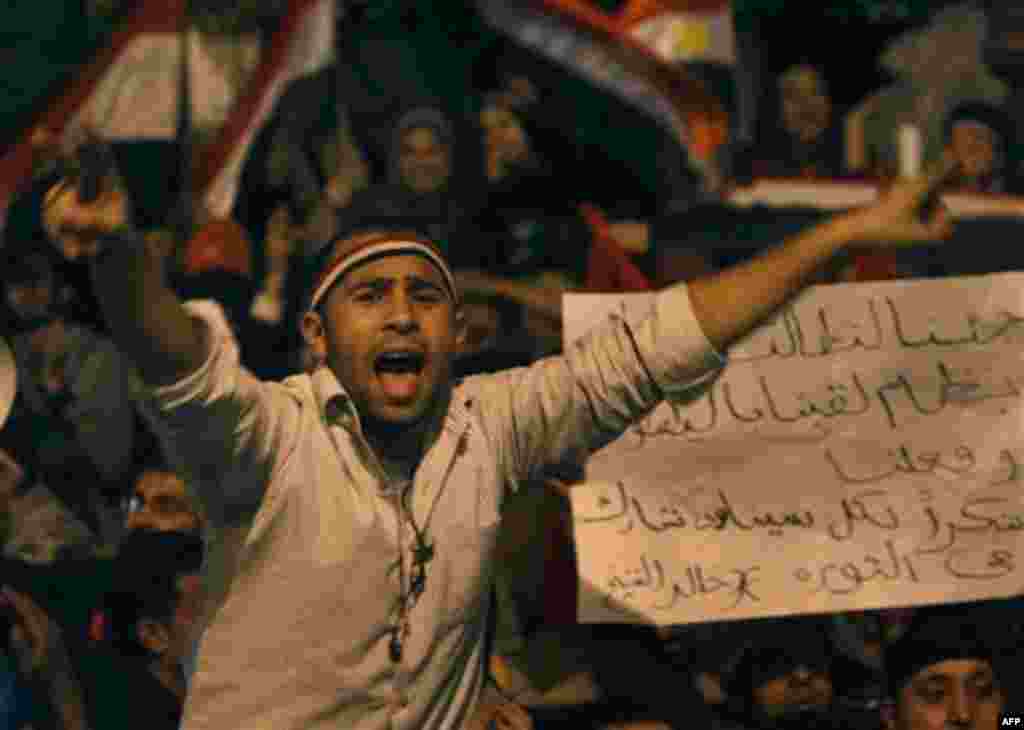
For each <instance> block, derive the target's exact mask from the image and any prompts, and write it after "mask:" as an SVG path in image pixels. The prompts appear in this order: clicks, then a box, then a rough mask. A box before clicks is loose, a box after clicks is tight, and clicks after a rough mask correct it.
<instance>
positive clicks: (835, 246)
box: [689, 169, 950, 352]
mask: <svg viewBox="0 0 1024 730" xmlns="http://www.w3.org/2000/svg"><path fill="white" fill-rule="evenodd" d="M947 173H948V169H943V170H940V171H936V172H935V173H933V174H932V175H929V176H926V177H922V178H920V179H917V180H913V181H904V182H901V183H899V184H897V185H896V186H895V187H894V188H892V189H891V190H890V191H889V192H888V193H887V194H886V195H884V196H883V197H882V198H881V200H879V202H878V203H876V204H875V205H872V206H870V207H868V208H864V209H862V210H857V211H855V212H852V213H846V214H844V215H840V216H837V217H835V218H832V219H830V220H828V221H826V222H825V223H822V224H820V225H818V226H815V227H814V228H812V229H810V230H808V231H806V232H804V233H801V234H798V235H796V236H794V237H792V238H790V239H788V240H786V241H784V242H783V243H781V244H780V245H778V246H776V247H774V248H772V249H771V250H769V251H767V252H766V253H764V254H762V255H760V256H758V257H756V258H754V259H752V260H751V261H748V262H746V263H744V264H740V265H738V266H735V267H732V268H730V269H726V270H725V271H722V272H720V273H717V274H715V275H713V276H709V277H705V278H701V279H698V280H696V281H693V282H691V283H690V285H689V290H690V301H691V304H692V306H693V311H694V314H695V315H696V318H697V321H698V322H699V323H700V325H701V329H702V330H703V331H704V334H705V335H706V336H707V338H708V341H709V342H710V343H711V344H712V345H713V346H714V347H715V349H717V350H718V351H719V352H724V351H725V350H726V349H727V348H728V346H729V345H730V344H731V343H732V342H734V341H735V340H737V339H739V338H740V337H742V336H743V335H745V334H746V333H747V332H749V331H750V330H752V329H753V328H754V327H756V326H757V325H758V324H759V323H761V322H762V321H763V320H765V319H766V318H767V317H769V316H770V315H771V314H772V313H773V312H774V311H775V310H776V309H778V308H779V307H780V306H781V305H782V304H783V303H785V301H786V300H787V299H789V298H790V297H791V296H793V295H795V294H796V293H798V292H799V291H800V289H802V288H803V287H804V286H805V285H806V284H807V283H808V282H809V281H810V279H811V277H812V276H813V275H814V274H815V273H817V271H818V270H819V269H820V268H821V267H822V266H823V265H824V264H825V263H826V262H828V260H829V259H831V258H832V257H833V256H834V255H836V254H837V253H839V252H840V251H841V250H842V249H845V248H850V247H853V248H856V247H858V246H863V245H865V244H875V245H885V246H893V245H896V246H900V245H907V244H908V243H921V242H926V241H935V240H939V239H941V238H944V237H946V236H947V235H948V234H949V232H950V222H949V219H948V218H947V217H946V216H945V215H943V214H941V213H940V214H938V215H936V216H933V218H932V219H931V220H929V221H927V222H925V221H921V220H919V219H918V218H917V214H918V211H919V209H920V208H921V205H922V204H923V202H924V200H925V199H926V198H927V196H928V195H929V194H930V193H931V191H932V190H933V189H934V188H935V187H936V186H937V185H938V184H939V182H940V181H941V180H943V179H945V177H946V176H947Z"/></svg>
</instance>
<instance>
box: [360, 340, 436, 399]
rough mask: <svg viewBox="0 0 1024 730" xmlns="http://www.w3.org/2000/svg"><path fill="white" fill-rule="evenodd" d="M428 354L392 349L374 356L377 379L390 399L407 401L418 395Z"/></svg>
mask: <svg viewBox="0 0 1024 730" xmlns="http://www.w3.org/2000/svg"><path fill="white" fill-rule="evenodd" d="M425 366H426V356H425V355H424V353H422V352H419V351H416V350H390V351H387V352H382V353H380V354H379V355H377V357H376V358H374V361H373V369H374V372H375V373H376V375H377V380H378V381H379V382H380V384H381V386H382V387H383V389H384V393H385V394H386V395H387V396H388V398H389V399H390V400H396V401H405V400H410V399H411V398H413V397H414V396H415V395H416V391H417V388H418V387H419V382H420V375H421V374H422V373H423V368H424V367H425Z"/></svg>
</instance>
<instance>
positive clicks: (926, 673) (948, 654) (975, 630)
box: [885, 606, 1020, 730]
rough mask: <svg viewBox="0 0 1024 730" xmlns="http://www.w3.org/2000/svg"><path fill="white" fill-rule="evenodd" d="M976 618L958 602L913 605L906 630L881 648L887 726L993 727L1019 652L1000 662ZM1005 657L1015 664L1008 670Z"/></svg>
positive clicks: (918, 729)
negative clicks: (887, 696)
mask: <svg viewBox="0 0 1024 730" xmlns="http://www.w3.org/2000/svg"><path fill="white" fill-rule="evenodd" d="M978 617H979V614H976V613H974V612H973V611H972V610H970V609H969V608H965V607H964V606H937V607H928V608H922V609H919V610H918V611H917V613H916V614H915V616H914V619H913V620H912V622H911V624H910V626H909V627H908V628H907V630H906V632H905V633H904V634H903V635H902V636H901V637H900V638H899V639H898V640H896V641H895V642H894V643H893V644H892V645H890V646H889V647H888V648H887V649H886V652H885V662H886V671H887V675H888V683H889V692H890V696H891V699H892V701H893V703H894V705H893V712H892V713H891V714H890V715H889V716H888V717H887V718H886V728H887V730H951V729H953V728H956V729H958V730H961V729H962V730H996V728H997V727H999V718H1000V713H1001V712H1003V711H1004V710H1005V709H1007V702H1008V700H1009V699H1011V696H1010V695H1009V693H1008V692H1007V688H1008V684H1007V683H1008V681H1009V679H1010V676H1011V674H1012V672H1013V671H1014V670H1019V669H1020V655H1019V654H1016V655H1012V654H1011V655H1008V656H1006V657H1003V661H1007V664H1006V665H1003V664H1000V662H999V661H997V658H998V657H999V654H998V653H997V651H996V647H995V646H994V645H993V644H992V643H991V641H990V640H989V639H988V638H986V636H985V635H984V633H983V631H982V627H981V626H979V622H978V621H977V618H978ZM1018 650H1019V647H1018ZM1010 661H1012V662H1015V663H1016V666H1013V667H1012V668H1011V666H1010V665H1009V662H1010ZM1013 699H1014V700H1016V699H1017V698H1016V697H1014V698H1013Z"/></svg>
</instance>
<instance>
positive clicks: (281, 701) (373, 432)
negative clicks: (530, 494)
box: [49, 175, 949, 730]
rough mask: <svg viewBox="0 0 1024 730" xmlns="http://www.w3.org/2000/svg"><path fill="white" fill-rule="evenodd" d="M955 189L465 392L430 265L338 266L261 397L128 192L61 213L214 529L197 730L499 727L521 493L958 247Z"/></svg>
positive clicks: (451, 289)
mask: <svg viewBox="0 0 1024 730" xmlns="http://www.w3.org/2000/svg"><path fill="white" fill-rule="evenodd" d="M939 179H940V176H939V175H935V176H932V177H928V178H919V179H916V180H913V181H904V182H901V183H900V184H899V185H898V186H897V187H895V188H893V189H892V190H891V191H889V193H888V194H887V195H885V196H883V198H882V199H881V200H880V201H879V202H878V203H877V204H875V205H874V206H872V207H870V208H865V209H863V210H858V211H854V212H851V213H848V214H845V215H843V216H840V217H837V218H835V219H833V220H831V221H829V222H826V223H824V224H822V225H820V226H819V227H817V228H815V229H813V230H811V231H808V232H805V233H802V234H800V235H798V236H796V237H794V238H793V239H791V240H788V241H785V242H783V243H782V244H781V245H779V246H777V247H775V248H773V249H772V250H770V251H769V252H767V253H766V254H764V255H763V256H761V257H760V258H757V259H755V260H753V261H751V262H749V263H746V264H743V265H741V266H739V267H738V268H734V269H731V270H728V271H725V272H722V273H719V274H717V275H715V276H714V277H712V278H707V279H703V280H698V281H695V282H692V283H690V284H680V285H676V286H673V287H670V288H668V289H665V290H664V291H662V292H660V293H658V294H657V295H656V297H655V299H654V302H653V304H652V308H651V311H650V312H649V314H647V315H646V316H645V317H642V318H639V319H637V320H634V321H626V320H622V319H610V320H609V321H607V322H606V323H604V324H603V325H601V326H599V327H597V328H596V329H595V330H594V331H593V332H591V333H590V334H589V335H588V336H587V337H585V338H583V339H582V340H581V341H579V342H577V343H575V344H573V345H572V346H571V347H567V348H566V350H565V352H564V354H563V355H560V356H555V357H550V358H546V359H543V360H540V361H538V362H536V363H535V364H533V365H532V366H530V367H525V368H518V369H514V370H506V371H503V372H499V373H496V374H487V375H478V376H473V377H470V378H466V379H465V380H462V381H460V382H456V381H455V380H454V379H453V378H452V377H451V372H452V360H453V358H454V354H455V352H456V349H457V347H458V345H459V343H460V341H461V340H462V338H463V337H464V328H463V318H462V314H461V310H460V305H459V292H458V290H457V289H456V284H455V280H454V279H453V277H452V273H451V271H450V270H449V267H448V264H447V263H446V261H445V259H444V258H443V257H442V256H441V254H440V253H439V250H438V248H437V247H436V246H435V245H434V244H433V243H432V242H430V241H425V240H422V239H419V238H416V237H415V236H408V235H406V234H404V233H401V232H390V231H380V232H375V233H361V234H358V235H354V236H352V237H349V238H346V239H342V240H337V241H334V242H332V243H331V244H330V245H329V246H328V248H327V249H326V250H325V251H324V254H323V260H324V262H325V263H324V266H323V267H322V269H321V271H322V274H321V276H320V277H319V279H318V280H317V282H316V283H315V285H314V287H313V290H312V293H311V296H310V300H309V307H308V310H307V312H306V314H305V315H304V317H303V321H302V330H303V335H304V337H305V338H306V342H307V343H308V345H309V347H310V349H311V351H312V352H313V353H314V355H315V356H316V359H317V367H316V369H315V370H314V371H313V372H312V373H304V374H299V375H295V376H292V377H289V378H287V379H286V380H284V381H283V382H281V383H276V382H265V381H260V380H258V379H257V378H255V377H253V376H252V375H251V374H249V373H248V372H247V371H246V370H245V368H244V367H242V366H241V364H240V362H239V354H238V350H237V347H235V346H234V344H233V339H232V338H231V336H230V333H228V332H226V331H225V328H224V327H223V325H218V324H217V323H215V322H212V321H208V320H205V319H203V318H202V316H201V314H200V313H198V312H194V311H190V309H188V308H186V306H185V305H182V304H181V303H180V302H179V301H178V299H177V298H176V297H175V296H174V294H173V293H172V292H171V290H170V289H169V288H168V287H167V286H166V284H165V283H164V278H163V272H162V268H161V261H160V259H159V256H158V255H157V254H155V253H153V252H151V251H150V250H148V249H146V247H145V244H144V243H140V242H139V241H140V239H139V238H138V237H137V236H135V235H133V234H131V232H127V231H125V230H123V229H124V225H125V220H126V219H125V217H124V213H123V211H124V209H125V202H124V199H123V196H122V195H121V193H119V192H117V191H108V192H106V193H104V195H103V196H101V198H100V199H99V200H98V201H96V202H95V203H92V204H82V203H81V202H80V201H78V199H77V194H76V191H75V190H74V189H73V188H66V187H65V188H59V189H57V190H55V191H54V193H53V195H52V196H51V198H50V200H49V202H50V206H49V210H50V215H51V217H52V218H53V220H52V223H53V225H54V226H55V227H56V228H57V229H63V228H67V229H71V230H74V231H76V232H78V233H80V234H81V235H85V236H87V237H91V238H94V239H98V240H99V241H100V243H101V245H100V246H98V247H97V248H98V253H97V256H96V257H95V259H94V261H93V265H92V271H93V277H94V281H95V286H96V290H97V292H98V293H99V297H100V299H101V302H102V306H103V311H104V313H105V316H106V317H107V319H108V322H109V325H110V329H111V331H112V332H113V333H114V336H115V337H116V338H117V341H118V342H119V344H120V345H121V347H123V348H124V350H125V351H126V352H128V353H129V354H130V356H131V357H132V359H133V360H134V362H135V363H136V365H137V366H138V368H139V371H140V373H141V374H142V377H143V380H144V381H145V382H146V383H147V384H148V386H147V396H146V399H145V401H146V402H145V403H143V404H142V405H143V408H144V410H145V411H146V413H147V417H148V418H149V420H150V421H151V423H152V424H153V426H154V428H155V429H156V430H157V432H158V433H159V434H160V435H161V437H162V440H163V444H164V447H165V449H166V451H167V453H168V455H169V457H170V458H171V459H172V461H173V463H175V465H176V466H177V468H178V469H179V470H180V471H181V472H182V473H183V475H184V478H185V481H186V482H187V483H188V484H189V485H190V486H192V488H194V489H195V490H196V492H197V496H198V498H199V501H200V503H201V504H202V506H203V510H204V513H205V515H206V518H207V520H208V524H209V525H210V527H211V530H212V532H211V539H210V542H209V546H208V550H209V552H208V558H207V561H206V565H205V566H204V570H205V580H206V583H207V588H208V591H209V595H210V600H209V612H208V615H207V616H206V617H205V619H203V620H204V621H205V630H204V631H203V635H202V638H201V640H200V642H199V646H198V652H197V658H196V664H195V671H194V673H193V675H192V676H191V678H190V685H189V692H188V698H187V700H186V706H185V712H184V721H183V725H182V727H183V728H185V730H200V729H211V730H212V729H216V730H222V729H223V728H246V729H247V730H256V729H260V728H266V729H270V728H274V729H275V730H276V729H278V728H294V729H296V730H297V729H299V728H302V729H304V730H313V729H319V728H346V729H350V730H383V729H384V728H403V729H404V728H409V729H410V730H411V729H412V728H417V729H420V728H427V729H431V730H433V729H437V730H441V729H445V730H447V729H455V728H469V727H474V728H475V727H478V726H479V727H486V724H479V725H478V723H489V722H491V720H492V719H494V718H495V717H496V716H495V715H492V714H488V712H489V709H490V708H491V707H498V706H499V703H500V700H498V699H496V698H495V695H493V694H492V693H491V692H490V690H489V688H487V687H486V679H485V678H486V667H487V635H488V630H487V629H488V623H489V615H490V612H491V606H490V595H491V587H492V577H493V574H494V570H495V566H494V565H493V559H494V556H495V552H494V551H495V540H496V536H497V531H498V528H499V526H500V523H501V517H500V514H501V507H502V503H503V501H504V499H505V497H506V495H508V494H509V493H510V492H511V491H512V490H515V489H517V488H518V487H519V486H520V485H521V484H523V483H524V482H526V481H528V480H529V479H531V478H534V477H537V476H539V475H540V474H541V473H542V472H543V471H544V469H545V468H546V467H547V466H549V465H551V464H555V463H560V462H566V461H572V460H575V459H579V458H580V457H582V456H585V455H586V454H587V453H589V452H590V451H593V450H595V449H597V448H600V447H601V446H602V445H604V444H606V443H608V442H609V441H611V440H612V439H614V438H616V437H618V436H619V435H620V434H621V433H622V432H623V431H624V430H625V429H626V428H627V427H629V425H630V424H631V423H633V422H634V421H636V420H638V419H639V418H641V417H642V416H643V415H644V414H646V413H648V412H649V411H650V410H651V409H652V408H653V407H654V406H655V405H656V404H657V403H658V402H659V401H660V400H661V399H663V398H665V397H666V396H667V395H671V394H673V393H679V392H681V391H685V390H692V389H694V388H699V387H701V386H704V385H706V384H707V383H709V382H710V381H711V380H712V379H713V378H714V377H715V375H716V373H717V372H718V371H719V369H720V368H721V367H722V366H723V365H724V362H725V361H724V358H723V356H722V355H721V354H720V353H724V352H725V351H726V348H727V347H728V346H729V345H730V343H732V342H733V341H734V340H735V339H737V338H738V337H740V336H742V335H743V334H745V333H746V332H747V331H748V330H750V329H751V328H752V327H754V326H755V325H757V324H758V323H759V322H761V321H762V320H763V319H764V318H765V317H767V316H768V315H769V314H770V313H772V312H773V311H774V310H775V309H776V308H777V307H778V306H780V305H781V304H782V303H783V302H784V301H785V300H786V299H787V298H788V297H790V296H791V295H793V294H795V293H796V292H797V290H798V289H799V288H800V287H801V286H802V285H803V284H804V283H805V282H807V281H808V280H809V278H810V277H811V275H812V274H813V273H814V272H815V270H816V269H817V268H818V267H819V266H820V265H822V264H824V263H825V262H826V261H827V260H828V259H829V258H831V257H832V256H833V255H834V254H836V253H837V252H838V251H840V250H841V249H843V248H844V247H846V246H848V245H868V244H869V242H872V241H901V242H903V243H904V244H905V243H906V242H907V241H909V240H920V239H925V240H935V239H937V238H940V237H943V236H945V235H947V234H948V232H949V222H948V220H947V219H946V218H945V217H944V216H941V215H940V216H939V217H938V218H937V219H934V220H931V221H929V222H922V221H921V220H919V219H918V218H917V209H918V207H919V206H920V204H921V203H922V201H923V200H924V199H925V197H926V196H927V195H928V193H929V192H930V191H931V190H932V189H933V188H934V186H935V185H936V184H937V183H938V181H939ZM195 315H199V316H195ZM492 703H493V704H492ZM481 707H482V708H483V709H482V710H481ZM471 718H472V721H471ZM471 722H472V724H471ZM502 726H504V724H502Z"/></svg>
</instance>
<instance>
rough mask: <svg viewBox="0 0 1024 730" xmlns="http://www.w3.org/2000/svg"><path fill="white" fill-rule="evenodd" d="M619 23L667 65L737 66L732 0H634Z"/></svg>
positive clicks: (622, 12) (622, 13)
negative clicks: (716, 64) (705, 63)
mask: <svg viewBox="0 0 1024 730" xmlns="http://www.w3.org/2000/svg"><path fill="white" fill-rule="evenodd" d="M616 22H617V23H618V24H619V26H620V27H621V28H622V29H623V31H624V32H626V33H628V34H629V35H630V36H631V37H632V38H634V39H636V40H637V41H639V42H640V43H642V44H643V45H645V46H646V47H648V48H650V49H651V50H652V51H654V53H656V54H657V55H658V57H659V58H660V59H662V60H663V61H665V62H667V63H688V62H693V61H704V62H710V63H720V64H724V65H727V66H732V65H734V64H735V63H736V30H735V28H734V26H733V15H732V3H731V2H730V1H729V0H632V1H631V2H630V3H628V4H627V5H626V7H625V8H623V9H622V11H620V13H619V14H618V16H616Z"/></svg>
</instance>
